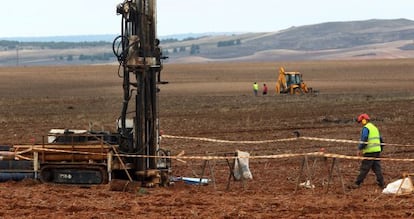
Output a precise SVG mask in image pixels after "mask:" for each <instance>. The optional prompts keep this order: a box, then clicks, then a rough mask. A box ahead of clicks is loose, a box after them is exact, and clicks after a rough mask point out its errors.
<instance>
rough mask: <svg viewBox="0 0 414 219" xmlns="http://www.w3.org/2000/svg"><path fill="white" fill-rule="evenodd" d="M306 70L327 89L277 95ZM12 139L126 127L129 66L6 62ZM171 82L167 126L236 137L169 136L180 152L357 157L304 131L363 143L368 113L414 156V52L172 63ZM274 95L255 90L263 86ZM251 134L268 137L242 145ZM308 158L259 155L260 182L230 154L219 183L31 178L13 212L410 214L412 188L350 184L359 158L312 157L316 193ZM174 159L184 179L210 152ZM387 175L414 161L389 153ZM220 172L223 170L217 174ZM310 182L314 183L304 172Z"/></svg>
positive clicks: (395, 150) (165, 92)
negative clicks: (75, 182) (121, 188)
mask: <svg viewBox="0 0 414 219" xmlns="http://www.w3.org/2000/svg"><path fill="white" fill-rule="evenodd" d="M279 66H285V68H286V70H287V71H301V72H302V73H303V78H304V80H305V82H306V83H307V84H308V86H310V87H313V89H315V90H318V91H319V92H318V95H303V96H288V95H275V94H274V85H275V80H276V78H277V69H278V67H279ZM0 77H1V83H0V90H1V93H0V104H1V107H0V123H1V135H0V144H1V145H13V144H25V143H31V142H32V141H33V139H34V141H35V142H41V141H42V136H44V135H46V134H47V132H48V130H49V129H51V128H74V129H88V128H89V124H92V126H93V128H94V129H98V130H101V129H105V130H114V127H115V121H116V119H117V118H118V117H119V115H120V111H121V104H122V80H121V78H119V77H118V76H117V66H77V67H73V66H72V67H16V68H0ZM162 79H163V80H164V81H168V82H169V83H168V84H163V85H159V87H160V90H161V92H160V94H159V109H160V112H159V116H160V126H161V129H162V130H163V133H164V134H165V135H172V136H191V137H201V138H211V139H220V140H229V141H233V142H211V141H199V140H189V139H175V138H166V137H165V138H163V139H162V147H163V148H166V149H169V150H171V152H172V154H173V155H175V154H178V153H180V152H181V151H184V152H185V155H205V154H206V153H209V154H210V155H222V154H223V153H233V152H234V151H235V150H237V149H238V150H242V151H247V152H249V153H250V154H251V155H253V156H260V155H289V154H296V153H309V152H318V151H320V150H321V148H324V149H325V151H326V152H329V153H335V154H342V155H351V156H354V155H355V154H356V151H357V150H356V148H357V145H356V144H349V143H343V142H335V141H314V140H306V139H297V140H293V141H273V142H260V141H263V140H278V139H286V138H292V137H294V136H295V135H294V133H293V132H295V131H299V132H300V134H301V136H305V137H318V138H325V139H331V140H335V139H341V140H355V141H357V140H359V133H360V129H361V126H360V125H359V124H357V123H356V122H355V121H354V119H355V118H356V116H357V115H359V114H361V113H368V114H370V116H371V117H372V119H373V122H374V123H375V124H376V125H377V126H378V128H379V129H380V131H381V133H382V135H383V137H384V140H385V142H386V143H390V144H398V145H397V146H393V145H389V146H386V147H385V151H384V153H383V157H387V158H413V156H414V150H413V149H412V148H410V147H403V146H401V145H413V144H414V137H413V130H414V110H413V109H414V87H413V85H414V60H412V59H401V60H375V61H374V60H372V61H370V60H365V61H309V62H286V63H277V62H273V63H206V64H166V65H165V66H164V71H163V78H162ZM255 81H257V82H258V83H259V85H262V84H263V83H266V84H268V86H269V89H270V94H269V95H267V96H262V95H260V96H258V97H254V96H253V92H252V84H253V82H255ZM239 141H257V142H256V143H240V142H239ZM303 158H304V157H303V156H292V157H287V156H286V157H278V158H266V159H265V158H261V159H250V169H251V172H252V174H253V179H252V180H248V181H247V182H246V183H245V185H244V186H243V183H241V182H234V181H231V183H230V188H229V189H228V190H227V188H226V187H227V183H228V176H229V168H228V166H227V163H226V161H225V160H212V161H210V162H209V164H210V165H211V168H207V171H206V173H205V175H206V177H209V178H213V176H214V179H215V186H214V185H213V183H210V184H209V185H207V186H196V185H188V184H185V183H183V182H176V183H175V185H174V186H171V187H166V188H151V189H150V188H142V189H139V190H138V191H136V192H115V191H110V190H109V186H108V185H99V186H91V187H78V186H67V185H47V184H40V183H37V182H34V181H31V180H24V181H21V182H12V181H9V182H4V183H0V201H1V202H2V203H3V204H2V205H1V207H0V217H2V218H23V217H25V218H161V217H167V218H405V217H413V215H414V210H413V207H412V206H413V205H412V203H413V202H414V197H413V196H412V195H404V196H394V195H384V194H382V193H381V192H382V190H381V189H380V188H379V187H378V186H377V185H376V183H375V177H374V175H373V174H372V173H370V174H369V175H368V177H367V178H366V180H365V182H364V184H363V186H362V187H361V188H359V189H356V190H348V189H345V191H344V190H343V188H342V183H341V181H340V178H341V177H340V176H342V178H343V181H344V183H345V184H349V183H351V182H353V181H354V179H355V177H356V176H357V174H358V169H359V163H360V161H358V160H351V159H338V160H337V161H338V163H337V165H336V166H335V167H339V170H340V172H338V171H337V169H334V170H335V171H333V173H334V174H333V178H332V179H333V180H332V182H331V184H330V186H329V188H328V186H327V184H326V183H327V179H328V169H329V167H330V164H331V163H332V161H333V159H332V158H326V159H324V158H313V157H309V160H308V161H309V162H308V164H309V166H310V169H311V170H310V171H305V172H303V173H304V175H306V174H309V175H310V176H311V177H312V183H313V184H314V186H315V188H314V189H306V188H302V187H299V188H298V189H296V186H297V182H298V177H299V173H300V169H301V164H302V162H303V160H304V159H303ZM186 161H187V162H186V163H183V162H179V161H175V160H174V161H173V175H174V176H188V177H199V176H200V175H201V172H202V165H203V161H202V160H186ZM382 165H383V172H384V177H385V180H386V182H387V183H389V182H392V181H394V180H397V179H399V178H401V175H402V173H404V172H408V173H412V172H414V170H413V164H412V162H401V161H382ZM210 170H212V171H213V173H211V172H210ZM299 181H300V182H303V181H305V177H301V178H300V180H299Z"/></svg>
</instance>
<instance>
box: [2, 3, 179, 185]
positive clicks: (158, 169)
mask: <svg viewBox="0 0 414 219" xmlns="http://www.w3.org/2000/svg"><path fill="white" fill-rule="evenodd" d="M116 12H117V14H118V15H121V16H122V25H121V26H122V27H121V34H120V35H119V36H118V37H116V38H115V39H114V42H113V46H112V47H113V51H114V54H115V55H116V57H117V59H118V61H119V69H118V75H119V76H120V77H121V78H122V81H123V83H122V87H123V103H122V107H121V113H120V117H119V119H118V120H117V122H116V124H117V130H116V132H105V131H98V132H96V131H92V130H71V129H62V130H59V129H52V130H51V131H50V132H49V136H48V139H47V143H46V139H45V137H43V140H42V144H40V145H14V146H13V147H12V148H6V150H7V151H6V150H5V149H1V148H0V157H1V158H3V155H5V156H7V157H9V158H8V159H9V160H7V161H5V162H3V161H0V181H1V180H3V179H4V180H10V179H23V178H26V177H33V178H35V179H40V181H42V182H43V183H61V184H104V183H108V182H109V181H112V180H113V179H129V180H130V181H138V182H141V186H143V187H154V186H159V185H168V184H169V178H170V177H169V176H170V174H171V159H170V158H169V156H170V152H169V151H167V150H164V149H161V148H160V131H159V121H158V118H159V115H158V97H157V94H158V92H159V91H160V90H159V88H158V87H157V81H158V80H159V77H160V73H161V69H162V63H161V60H162V59H163V57H162V53H161V49H160V47H159V43H160V41H159V40H158V39H157V38H156V0H125V1H124V2H123V3H121V4H119V5H118V6H117V8H116ZM157 79H158V80H157ZM9 151H12V153H10V152H9ZM11 154H13V155H14V159H15V158H22V159H27V160H29V161H26V162H22V161H20V160H18V161H15V160H12V159H13V156H11ZM16 156H17V157H16Z"/></svg>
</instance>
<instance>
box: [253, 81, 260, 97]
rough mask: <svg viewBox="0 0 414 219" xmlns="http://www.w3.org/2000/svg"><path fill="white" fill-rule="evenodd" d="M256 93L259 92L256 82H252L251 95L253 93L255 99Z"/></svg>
mask: <svg viewBox="0 0 414 219" xmlns="http://www.w3.org/2000/svg"><path fill="white" fill-rule="evenodd" d="M257 92H259V85H258V84H257V82H254V83H253V93H254V96H256V97H257Z"/></svg>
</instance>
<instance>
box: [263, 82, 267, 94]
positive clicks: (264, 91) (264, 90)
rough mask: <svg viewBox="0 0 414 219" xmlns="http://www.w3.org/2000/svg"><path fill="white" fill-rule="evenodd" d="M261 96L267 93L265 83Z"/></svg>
mask: <svg viewBox="0 0 414 219" xmlns="http://www.w3.org/2000/svg"><path fill="white" fill-rule="evenodd" d="M262 94H263V96H266V95H267V85H266V84H263V93H262Z"/></svg>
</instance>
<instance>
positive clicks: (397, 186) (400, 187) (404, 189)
mask: <svg viewBox="0 0 414 219" xmlns="http://www.w3.org/2000/svg"><path fill="white" fill-rule="evenodd" d="M412 192H413V182H412V181H411V178H410V177H405V178H403V179H399V180H396V181H394V182H392V183H389V184H388V185H387V187H386V188H385V189H384V190H382V193H383V194H397V195H403V194H410V193H412Z"/></svg>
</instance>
